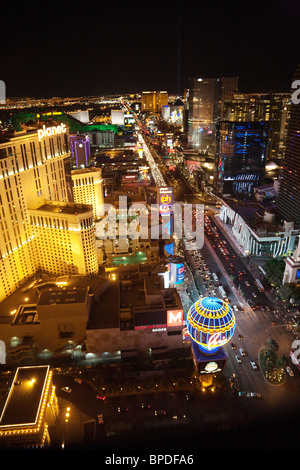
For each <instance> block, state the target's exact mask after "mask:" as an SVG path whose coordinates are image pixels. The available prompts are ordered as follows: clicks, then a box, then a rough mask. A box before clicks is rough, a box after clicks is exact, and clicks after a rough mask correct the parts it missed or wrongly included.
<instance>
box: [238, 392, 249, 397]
mask: <svg viewBox="0 0 300 470" xmlns="http://www.w3.org/2000/svg"><path fill="white" fill-rule="evenodd" d="M238 395H239V397H245V396H246V395H247V392H239V393H238Z"/></svg>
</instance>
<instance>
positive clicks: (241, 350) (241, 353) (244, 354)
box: [239, 348, 246, 356]
mask: <svg viewBox="0 0 300 470" xmlns="http://www.w3.org/2000/svg"><path fill="white" fill-rule="evenodd" d="M239 351H240V355H241V356H246V353H245V351H244V350H243V349H242V348H240V349H239Z"/></svg>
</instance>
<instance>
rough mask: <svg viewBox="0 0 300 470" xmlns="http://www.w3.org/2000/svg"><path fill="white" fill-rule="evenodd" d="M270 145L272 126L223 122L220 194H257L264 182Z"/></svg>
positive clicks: (219, 153)
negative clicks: (258, 187) (254, 192)
mask: <svg viewBox="0 0 300 470" xmlns="http://www.w3.org/2000/svg"><path fill="white" fill-rule="evenodd" d="M267 145H268V123H266V122H229V121H220V122H219V123H218V125H217V152H216V161H215V171H216V174H215V179H214V185H215V189H216V190H217V192H218V193H219V194H232V193H236V194H238V193H253V190H254V187H256V186H259V185H261V184H262V181H263V178H264V174H265V164H266V155H267Z"/></svg>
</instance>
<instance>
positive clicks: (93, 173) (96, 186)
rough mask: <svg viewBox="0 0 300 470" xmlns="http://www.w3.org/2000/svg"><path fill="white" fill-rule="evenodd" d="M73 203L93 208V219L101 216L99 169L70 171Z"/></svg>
mask: <svg viewBox="0 0 300 470" xmlns="http://www.w3.org/2000/svg"><path fill="white" fill-rule="evenodd" d="M71 176H72V181H73V195H74V201H75V202H78V203H80V204H90V205H92V206H93V214H94V217H100V216H101V215H103V214H102V211H101V205H102V204H103V185H102V181H103V180H102V172H101V170H100V169H99V168H83V169H81V170H72V172H71Z"/></svg>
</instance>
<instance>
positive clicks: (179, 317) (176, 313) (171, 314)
mask: <svg viewBox="0 0 300 470" xmlns="http://www.w3.org/2000/svg"><path fill="white" fill-rule="evenodd" d="M182 325H183V310H168V311H167V326H168V328H169V327H170V326H182Z"/></svg>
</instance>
